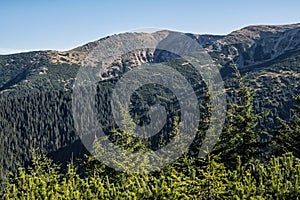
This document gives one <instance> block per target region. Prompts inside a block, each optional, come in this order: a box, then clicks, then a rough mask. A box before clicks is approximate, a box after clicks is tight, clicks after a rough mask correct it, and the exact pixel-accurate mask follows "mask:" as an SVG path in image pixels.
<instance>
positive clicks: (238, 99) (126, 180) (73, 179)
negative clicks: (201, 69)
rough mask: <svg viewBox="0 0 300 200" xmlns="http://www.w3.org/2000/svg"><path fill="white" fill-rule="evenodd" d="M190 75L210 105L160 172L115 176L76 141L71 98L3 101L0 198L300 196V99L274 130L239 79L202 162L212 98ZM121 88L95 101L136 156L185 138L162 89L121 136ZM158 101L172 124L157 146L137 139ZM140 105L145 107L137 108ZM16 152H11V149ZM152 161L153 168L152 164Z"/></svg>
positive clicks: (63, 93) (149, 96)
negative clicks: (116, 104)
mask: <svg viewBox="0 0 300 200" xmlns="http://www.w3.org/2000/svg"><path fill="white" fill-rule="evenodd" d="M188 69H189V68H187V70H186V69H185V71H183V72H181V73H183V74H185V75H186V76H189V77H192V78H190V79H189V81H190V83H191V85H193V89H194V90H195V91H196V93H197V95H198V98H199V102H200V104H201V105H202V106H201V112H202V117H201V118H200V119H199V121H200V122H199V129H198V131H197V136H196V139H195V141H194V142H193V144H192V145H191V147H190V149H189V151H188V152H186V153H185V154H184V155H183V156H182V157H181V158H180V159H178V160H176V161H175V162H174V163H172V164H171V165H169V166H167V167H164V168H163V169H162V170H160V171H156V172H151V173H146V172H145V173H138V174H135V173H129V172H122V171H116V170H114V169H111V168H109V167H107V166H106V165H104V164H103V163H101V162H100V161H97V160H96V159H95V157H93V156H91V154H89V152H87V150H86V149H85V148H84V146H83V145H82V144H81V142H80V140H79V138H78V135H76V131H75V129H74V121H73V119H72V117H71V116H72V113H71V96H72V95H71V94H72V91H68V90H59V89H58V90H49V91H44V92H40V93H31V94H30V95H23V96H19V97H17V98H16V96H10V95H3V96H2V98H1V104H0V105H1V109H0V112H1V113H0V117H1V123H0V125H1V129H0V130H1V133H2V135H1V140H0V142H1V143H2V144H1V148H2V149H1V163H3V166H1V167H2V169H1V172H2V175H1V176H2V178H1V180H2V181H1V188H2V189H1V197H2V198H4V199H299V196H300V183H299V181H300V157H299V156H300V149H299V148H298V147H299V141H300V140H299V139H300V138H299V130H300V129H299V128H300V118H299V116H300V115H299V114H300V107H299V105H300V98H299V97H295V101H294V104H293V105H291V106H290V107H291V111H292V112H291V113H292V116H291V118H290V119H289V120H285V119H280V118H278V119H276V120H278V126H274V128H270V127H266V126H262V125H261V123H260V122H261V121H260V120H261V119H262V118H266V117H268V115H269V114H268V113H267V112H257V111H256V110H255V109H254V103H253V102H254V101H253V96H254V95H253V94H252V92H251V90H250V87H249V85H247V84H246V83H247V81H245V80H246V79H245V77H244V78H242V77H240V76H237V78H235V79H232V81H231V82H230V84H234V85H235V87H234V89H233V90H232V91H231V92H230V95H231V96H230V97H231V98H230V99H231V101H230V103H229V106H228V111H227V120H226V123H225V126H224V128H223V130H222V135H221V137H220V138H219V141H218V143H217V144H216V146H215V147H214V149H213V151H212V152H210V153H209V154H208V155H207V156H206V157H204V158H200V157H198V151H199V148H200V146H201V142H202V139H203V137H204V135H205V131H206V129H207V124H208V121H209V117H210V106H209V103H208V102H209V101H208V100H205V97H206V96H205V93H206V92H205V91H206V90H205V87H204V86H203V83H202V81H201V80H200V79H199V76H197V74H196V73H195V71H193V70H192V68H191V70H188ZM177 70H180V69H177ZM116 81H117V80H108V81H103V82H100V83H99V85H98V93H97V96H96V99H97V103H98V104H97V106H98V109H100V110H101V111H102V112H101V113H102V115H101V116H100V115H99V123H100V124H101V125H102V126H103V128H104V129H105V130H106V134H107V135H108V136H109V137H110V139H111V141H113V142H114V143H115V144H116V145H118V146H120V147H122V148H124V149H126V150H127V151H132V152H136V151H141V152H145V151H147V149H149V148H151V149H157V148H160V147H161V146H163V145H164V144H165V143H166V142H168V141H169V140H170V139H172V137H173V136H174V135H176V134H178V131H179V129H178V126H180V118H179V117H177V116H178V115H179V114H180V109H179V107H178V102H177V100H176V98H175V97H174V95H173V94H172V93H170V91H169V90H168V89H167V88H160V87H157V86H155V85H151V86H147V87H145V88H141V90H140V91H137V92H136V93H135V95H134V96H133V98H132V102H133V107H132V108H131V110H132V112H131V116H129V117H127V118H126V119H127V121H124V123H127V124H128V126H127V127H128V129H127V130H119V129H118V128H117V126H116V125H115V124H114V122H113V118H112V116H111V111H110V108H109V106H108V105H107V101H108V100H109V98H110V94H111V91H110V90H111V89H112V88H113V86H114V84H115V82H116ZM245 82H246V83H245ZM250 84H251V83H250ZM203 88H204V89H203ZM153 93H155V94H156V95H153ZM203 99H204V100H203ZM170 102H171V103H170ZM155 103H160V104H161V105H163V106H165V107H166V109H167V111H168V113H169V115H168V119H169V120H168V123H167V124H166V125H165V126H164V129H163V130H162V131H161V132H160V133H159V134H158V135H157V136H156V137H153V138H149V139H148V140H140V139H138V138H134V137H133V136H132V134H131V133H130V131H132V130H134V127H132V126H135V125H134V124H135V123H137V124H138V123H147V120H148V117H147V116H145V115H144V114H143V113H144V112H145V111H147V110H148V109H149V106H151V105H153V104H155ZM134 105H139V106H137V108H135V107H134ZM203 105H205V106H204V107H203ZM103 110H104V111H103ZM128 119H129V120H128ZM133 122H135V123H133ZM29 133H30V134H29ZM7 146H9V148H4V147H7ZM98 148H99V147H98V145H97V139H96V140H95V142H94V155H97V151H98ZM45 153H46V154H47V155H46V154H45ZM20 161H24V162H23V163H22V162H20ZM148 164H149V163H148V162H147V161H145V163H144V165H145V166H146V165H148ZM24 166H25V167H24ZM126 167H128V166H124V169H126Z"/></svg>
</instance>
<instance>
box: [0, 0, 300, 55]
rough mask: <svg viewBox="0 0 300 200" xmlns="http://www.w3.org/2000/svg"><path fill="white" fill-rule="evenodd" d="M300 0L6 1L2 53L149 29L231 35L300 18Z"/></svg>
mask: <svg viewBox="0 0 300 200" xmlns="http://www.w3.org/2000/svg"><path fill="white" fill-rule="evenodd" d="M299 9H300V1H298V0H290V1H288V0H286V1H284V0H281V1H279V0H270V1H267V0H266V1H262V0H250V1H242V0H228V1H225V0H206V1H203V0H185V1H178V0H151V1H149V0H139V1H137V0H119V1H117V0H107V1H105V0H103V1H102V0H26V1H24V0H7V1H6V0H1V1H0V34H1V35H0V36H1V37H0V54H8V53H15V52H22V51H28V50H68V49H72V48H75V47H77V46H80V45H83V44H85V43H87V42H91V41H94V40H97V39H100V38H102V37H104V36H107V35H112V34H116V33H121V32H128V31H133V30H141V29H144V28H157V29H169V30H176V31H182V32H190V33H199V34H228V33H230V32H232V31H233V30H236V29H240V28H242V27H245V26H248V25H261V24H291V23H299V22H300V11H299Z"/></svg>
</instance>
